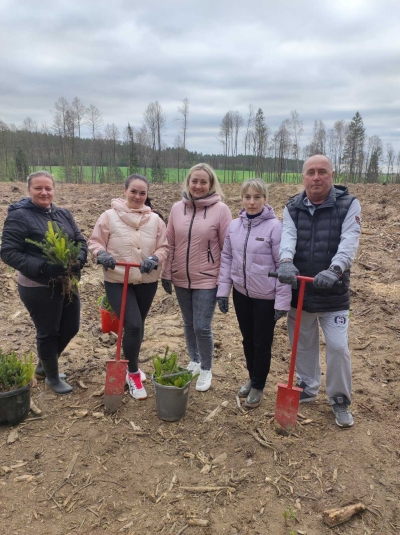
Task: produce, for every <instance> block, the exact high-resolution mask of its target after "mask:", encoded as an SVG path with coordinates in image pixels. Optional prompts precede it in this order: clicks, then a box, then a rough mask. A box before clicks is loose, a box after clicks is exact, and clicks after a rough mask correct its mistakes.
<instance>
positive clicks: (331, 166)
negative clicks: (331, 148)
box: [303, 154, 333, 174]
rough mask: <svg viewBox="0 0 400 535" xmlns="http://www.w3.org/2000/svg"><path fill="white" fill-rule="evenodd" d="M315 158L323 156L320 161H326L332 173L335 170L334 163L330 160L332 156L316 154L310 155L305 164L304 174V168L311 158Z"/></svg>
mask: <svg viewBox="0 0 400 535" xmlns="http://www.w3.org/2000/svg"><path fill="white" fill-rule="evenodd" d="M313 158H318V159H321V158H323V160H320V161H326V165H327V166H328V167H327V168H328V169H329V171H330V172H331V173H332V172H333V165H332V162H331V160H330V158H328V156H325V155H324V154H315V155H314V156H310V157H309V158H308V159H307V160H306V161H305V162H304V164H303V174H304V169H305V167H306V165H307V164H308V163H309V161H310V160H313Z"/></svg>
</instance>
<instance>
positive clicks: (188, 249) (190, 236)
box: [186, 201, 196, 290]
mask: <svg viewBox="0 0 400 535" xmlns="http://www.w3.org/2000/svg"><path fill="white" fill-rule="evenodd" d="M192 203H193V215H192V220H191V221H190V225H189V234H188V244H187V251H186V276H187V278H188V284H189V286H188V289H189V290H190V284H191V282H190V275H189V256H190V242H191V240H192V227H193V222H194V218H195V216H196V205H195V204H194V201H192Z"/></svg>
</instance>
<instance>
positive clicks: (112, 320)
mask: <svg viewBox="0 0 400 535" xmlns="http://www.w3.org/2000/svg"><path fill="white" fill-rule="evenodd" d="M100 313H101V330H102V331H103V333H110V332H111V331H112V332H114V333H118V330H119V319H118V317H117V315H116V314H115V312H110V311H109V310H104V308H101V309H100Z"/></svg>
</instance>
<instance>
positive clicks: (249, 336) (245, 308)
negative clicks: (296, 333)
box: [233, 288, 275, 390]
mask: <svg viewBox="0 0 400 535" xmlns="http://www.w3.org/2000/svg"><path fill="white" fill-rule="evenodd" d="M233 304H234V306H235V312H236V316H237V319H238V322H239V327H240V331H241V333H242V336H243V349H244V355H245V357H246V363H247V369H248V371H249V377H250V379H251V386H252V387H253V388H256V389H257V390H263V389H264V387H265V382H266V380H267V377H268V374H269V370H270V367H271V346H272V341H273V339H274V328H275V321H274V314H275V310H274V305H275V301H274V300H267V299H253V298H251V297H247V295H243V294H241V293H240V292H238V291H237V290H235V288H234V289H233Z"/></svg>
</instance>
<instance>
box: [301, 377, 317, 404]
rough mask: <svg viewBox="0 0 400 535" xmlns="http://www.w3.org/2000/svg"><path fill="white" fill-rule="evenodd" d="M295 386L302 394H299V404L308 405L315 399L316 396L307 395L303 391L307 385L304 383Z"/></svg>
mask: <svg viewBox="0 0 400 535" xmlns="http://www.w3.org/2000/svg"><path fill="white" fill-rule="evenodd" d="M297 386H298V387H299V388H302V389H303V392H301V393H300V403H310V402H311V401H315V400H316V399H317V397H318V396H317V394H307V392H306V390H305V389H306V388H307V387H308V385H307V384H306V383H305V382H304V381H302V382H301V383H300V384H299V385H297Z"/></svg>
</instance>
